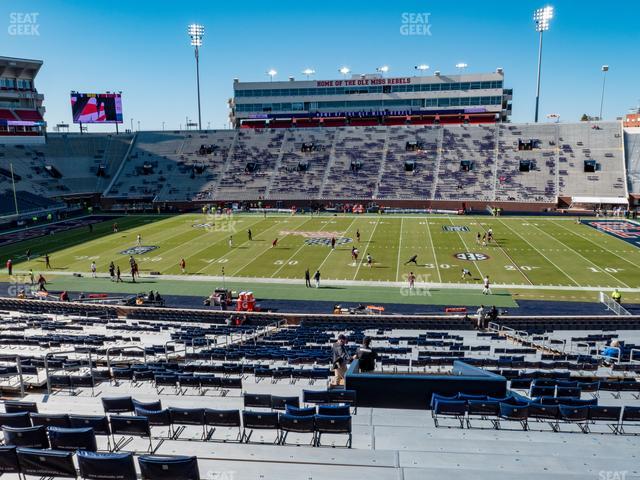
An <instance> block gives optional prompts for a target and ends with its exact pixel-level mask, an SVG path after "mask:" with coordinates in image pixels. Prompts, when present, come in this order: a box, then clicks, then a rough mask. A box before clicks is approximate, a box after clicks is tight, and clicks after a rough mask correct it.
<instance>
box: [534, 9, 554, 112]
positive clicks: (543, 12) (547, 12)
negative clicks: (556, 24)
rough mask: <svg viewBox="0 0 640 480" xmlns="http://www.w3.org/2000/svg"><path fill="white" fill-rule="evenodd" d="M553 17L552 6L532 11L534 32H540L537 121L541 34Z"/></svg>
mask: <svg viewBox="0 0 640 480" xmlns="http://www.w3.org/2000/svg"><path fill="white" fill-rule="evenodd" d="M552 18H553V7H550V6H546V7H544V8H538V9H537V10H536V11H535V12H533V21H534V22H536V32H538V33H539V34H540V43H539V45H538V79H537V82H536V113H535V121H536V122H537V121H538V111H539V106H540V74H541V68H542V34H543V33H544V32H546V31H547V30H549V23H550V22H551V19H552Z"/></svg>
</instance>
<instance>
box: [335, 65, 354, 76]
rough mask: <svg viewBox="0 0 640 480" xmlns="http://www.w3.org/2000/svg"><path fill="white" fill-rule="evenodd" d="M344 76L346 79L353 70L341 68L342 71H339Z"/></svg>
mask: <svg viewBox="0 0 640 480" xmlns="http://www.w3.org/2000/svg"><path fill="white" fill-rule="evenodd" d="M338 71H339V72H340V73H341V74H342V75H344V76H345V77H346V76H347V75H349V73H350V72H351V70H350V69H349V67H340V69H339V70H338Z"/></svg>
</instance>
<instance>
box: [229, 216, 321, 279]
mask: <svg viewBox="0 0 640 480" xmlns="http://www.w3.org/2000/svg"><path fill="white" fill-rule="evenodd" d="M311 220H314V218H313V217H311V218H308V219H306V220H305V221H304V222H302V223H301V224H300V225H297V226H296V227H295V229H296V230H297V229H299V228H301V227H303V226H304V225H306V224H307V223H309V222H310V221H311ZM276 225H278V226H279V225H280V222H278V223H276V224H275V225H274V226H276ZM271 228H272V227H270V228H268V229H267V230H270V229H271ZM267 230H265V231H264V232H262V233H259V234H258V236H260V235H262V234H263V233H265V232H266V231H267ZM288 236H289V233H287V234H286V235H284V236H283V237H282V238H281V239H278V241H280V240H282V239H284V238H287V237H288ZM248 241H249V240H247V242H248ZM247 242H244V243H247ZM244 243H243V245H244ZM272 248H273V247H269V246H267V247H266V248H265V249H264V250H263V251H262V252H260V254H259V255H256V256H255V257H253V258H252V259H251V260H249V262H247V263H246V264H245V265H243V266H242V267H240V268H239V269H237V270H236V271H235V272H233V273H232V274H231V275H232V276H233V275H235V274H237V273H239V272H241V271H242V270H244V269H245V268H246V267H248V266H249V265H251V264H252V263H253V262H254V261H255V260H257V259H258V258H260V257H261V256H262V255H264V254H265V253H267V252H268V251H269V250H271V249H272ZM227 253H231V251H229V252H227Z"/></svg>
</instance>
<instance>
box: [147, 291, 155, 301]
mask: <svg viewBox="0 0 640 480" xmlns="http://www.w3.org/2000/svg"><path fill="white" fill-rule="evenodd" d="M147 299H148V300H149V301H150V302H154V301H155V300H156V296H155V294H154V293H153V290H149V296H148V297H147Z"/></svg>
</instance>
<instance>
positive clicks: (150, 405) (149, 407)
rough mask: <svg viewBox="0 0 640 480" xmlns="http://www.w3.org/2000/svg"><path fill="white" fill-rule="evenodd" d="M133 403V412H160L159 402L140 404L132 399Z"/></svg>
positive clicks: (160, 405)
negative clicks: (138, 410)
mask: <svg viewBox="0 0 640 480" xmlns="http://www.w3.org/2000/svg"><path fill="white" fill-rule="evenodd" d="M131 402H132V403H133V410H134V411H135V410H137V409H141V410H151V411H153V410H162V402H161V401H160V400H156V401H154V402H141V401H140V400H136V399H135V398H133V399H132V400H131Z"/></svg>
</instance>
